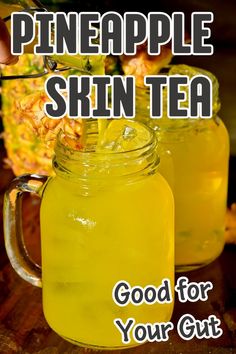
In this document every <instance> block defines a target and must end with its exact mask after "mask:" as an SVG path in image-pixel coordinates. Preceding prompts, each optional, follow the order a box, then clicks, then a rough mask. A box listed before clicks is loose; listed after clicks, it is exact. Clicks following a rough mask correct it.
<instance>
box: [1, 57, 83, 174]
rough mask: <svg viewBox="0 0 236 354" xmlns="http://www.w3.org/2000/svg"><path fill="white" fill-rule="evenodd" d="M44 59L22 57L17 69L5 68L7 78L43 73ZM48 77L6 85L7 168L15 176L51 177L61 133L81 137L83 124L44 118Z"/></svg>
mask: <svg viewBox="0 0 236 354" xmlns="http://www.w3.org/2000/svg"><path fill="white" fill-rule="evenodd" d="M42 65H43V63H42V58H40V57H36V56H34V55H31V54H25V55H23V56H21V57H20V59H19V62H18V64H17V65H15V66H9V67H5V68H4V70H3V72H4V75H19V74H22V73H24V74H30V73H32V72H33V71H34V72H40V71H41V70H42ZM46 78H47V76H44V77H41V78H34V79H18V80H9V81H8V80H7V81H3V88H2V98H3V125H4V133H3V138H4V144H5V147H6V150H7V159H6V162H7V164H8V165H9V166H10V167H11V168H12V169H13V172H14V173H15V175H21V174H24V173H39V174H46V175H52V174H53V169H52V162H51V161H52V156H53V154H54V145H55V141H56V136H57V133H58V132H59V131H60V129H62V130H64V131H65V132H67V133H68V134H71V135H76V136H78V137H79V136H80V135H81V134H82V121H81V120H71V119H68V118H67V117H65V118H63V119H59V120H54V119H51V118H48V117H46V116H45V114H44V112H43V105H44V102H45V101H46V100H48V99H47V96H46V94H45V91H44V82H45V80H46Z"/></svg>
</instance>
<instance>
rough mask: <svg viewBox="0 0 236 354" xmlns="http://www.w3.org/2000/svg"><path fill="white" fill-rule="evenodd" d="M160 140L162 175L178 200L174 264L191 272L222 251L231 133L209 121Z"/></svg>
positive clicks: (166, 133) (161, 136)
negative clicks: (165, 161) (162, 153)
mask: <svg viewBox="0 0 236 354" xmlns="http://www.w3.org/2000/svg"><path fill="white" fill-rule="evenodd" d="M191 124H192V126H191ZM158 139H159V142H160V145H161V147H162V149H163V150H164V151H168V152H169V155H168V159H169V165H168V163H166V164H165V165H164V159H163V165H162V164H160V170H159V171H160V172H161V173H162V174H163V176H165V177H166V178H167V180H168V181H169V183H170V185H171V187H172V190H173V194H174V198H175V216H176V219H175V230H176V233H175V234H176V236H175V244H176V252H175V263H176V265H177V267H178V268H179V269H181V268H183V269H192V268H194V267H198V266H201V265H204V264H207V263H209V262H210V261H212V260H213V259H215V258H216V257H217V256H218V255H219V254H220V253H221V251H222V249H223V247H224V228H225V212H226V198H227V183H228V158H229V139H228V133H227V130H226V128H225V126H224V124H223V122H222V121H220V120H219V121H218V123H216V122H215V121H214V120H213V119H210V120H204V121H203V120H202V121H196V122H192V123H189V125H188V123H187V124H186V126H185V128H184V127H183V128H182V129H181V128H179V129H178V128H177V129H173V130H169V131H167V130H163V131H162V132H159V133H158ZM170 161H171V163H170ZM167 166H169V168H167ZM171 169H172V171H171Z"/></svg>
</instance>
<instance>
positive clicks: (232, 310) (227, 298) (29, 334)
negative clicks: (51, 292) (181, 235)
mask: <svg viewBox="0 0 236 354" xmlns="http://www.w3.org/2000/svg"><path fill="white" fill-rule="evenodd" d="M2 157H3V149H0V161H1V165H0V166H1V167H0V207H2V202H3V194H4V191H5V189H6V187H7V185H8V183H9V181H10V180H11V179H12V178H13V174H12V172H11V171H10V170H4V169H3V167H2ZM38 208H39V203H38V202H37V201H36V200H34V201H32V199H29V198H28V199H26V200H25V203H24V228H25V233H26V238H27V245H28V247H29V249H30V251H31V254H32V256H33V258H34V259H36V260H39V259H40V253H39V248H40V246H39V227H38V225H39V220H38ZM1 209H2V208H1ZM185 275H186V276H187V277H189V279H190V280H191V281H197V282H198V281H207V280H210V281H211V282H212V283H213V285H214V289H213V290H212V291H210V292H209V299H208V301H206V302H205V303H203V302H197V303H185V304H183V303H182V304H181V303H179V302H178V301H177V300H176V303H175V309H174V313H173V317H172V321H173V322H174V324H176V323H177V321H178V319H179V318H180V317H181V316H182V315H183V314H186V313H191V314H192V315H193V316H194V317H195V318H197V319H205V318H207V317H208V316H209V315H211V314H215V315H216V316H217V317H218V318H220V320H221V328H222V329H223V335H222V336H221V337H220V338H218V339H211V340H198V339H192V340H191V341H184V340H181V338H180V337H179V335H178V334H177V332H176V331H173V332H172V334H171V337H170V340H169V341H168V342H166V343H164V342H162V343H155V344H153V343H148V344H145V345H141V346H138V347H136V348H134V349H127V350H123V351H116V353H117V354H119V353H121V352H122V353H124V354H125V353H126V354H155V353H157V354H158V353H160V354H166V353H178V354H188V353H209V354H216V353H217V354H219V353H222V354H223V353H236V246H233V245H228V246H226V247H225V250H224V252H223V253H222V255H221V256H220V257H219V258H218V259H217V260H216V261H215V262H213V263H212V264H211V265H209V266H207V267H205V268H204V269H200V270H198V271H195V272H190V273H186V274H185ZM41 295H42V294H41V289H39V288H35V287H33V286H31V285H29V284H27V283H26V282H25V281H24V280H22V279H20V278H19V277H18V275H17V274H16V273H15V272H14V270H13V269H12V267H11V266H10V264H9V261H8V259H7V256H6V253H5V248H4V242H3V232H2V213H0V354H13V353H24V354H28V353H37V354H59V353H60V354H61V353H63V354H76V353H80V354H83V353H87V352H90V353H93V351H92V350H86V349H83V348H79V347H76V346H74V345H72V344H70V343H68V342H66V341H64V340H63V339H62V338H60V337H59V336H58V335H57V334H56V333H54V332H53V331H52V330H51V329H50V328H49V326H48V325H47V323H46V321H45V319H44V316H43V311H42V296H41ZM94 353H95V352H94ZM104 353H105V352H104Z"/></svg>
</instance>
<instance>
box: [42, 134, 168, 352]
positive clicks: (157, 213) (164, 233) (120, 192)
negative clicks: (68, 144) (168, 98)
mask: <svg viewBox="0 0 236 354" xmlns="http://www.w3.org/2000/svg"><path fill="white" fill-rule="evenodd" d="M145 129H146V128H145ZM146 153H148V151H146ZM86 154H87V155H86ZM94 154H96V153H91V159H92V160H90V157H88V153H85V155H86V156H85V157H84V156H82V155H84V153H80V156H81V157H80V158H79V159H78V160H77V161H75V160H74V161H73V160H71V161H70V163H69V165H68V164H67V165H65V166H64V167H66V168H67V170H68V169H69V170H70V173H69V174H65V172H61V166H62V165H61V162H60V155H59V153H58V152H57V151H56V156H58V157H56V162H55V161H54V166H56V173H57V176H56V177H55V178H54V179H51V180H50V181H49V183H48V185H47V186H46V189H45V191H44V194H43V200H42V206H41V237H42V269H43V307H44V314H45V317H46V319H47V321H48V323H49V325H50V326H51V327H52V328H53V329H54V330H55V331H56V332H57V333H58V334H59V335H61V336H63V337H64V338H66V339H68V340H70V341H72V342H74V343H76V344H81V345H84V346H88V347H89V346H91V347H106V348H111V349H115V348H119V347H121V348H122V347H125V346H134V345H137V342H135V341H134V340H132V341H131V342H130V343H129V344H128V345H127V344H126V345H125V344H123V343H122V341H121V334H120V332H119V331H118V329H117V328H116V327H115V325H114V324H113V321H114V320H115V319H116V318H120V319H122V321H123V322H124V323H125V322H126V320H127V319H128V318H129V317H133V318H134V319H135V321H136V323H139V322H142V323H147V322H150V323H155V322H165V321H169V320H170V317H171V313H172V308H173V304H170V303H168V304H158V303H155V304H153V305H147V304H142V305H140V306H134V305H132V304H129V305H127V306H125V307H119V306H118V305H116V304H115V303H114V301H113V299H112V290H113V287H114V286H115V284H116V283H117V282H118V281H121V280H125V281H127V282H129V283H130V285H131V286H135V285H139V286H142V287H144V286H146V285H149V284H153V285H155V286H159V285H160V284H161V282H162V280H163V279H164V278H168V279H170V282H171V286H172V291H173V285H174V279H173V273H174V272H173V270H174V247H173V243H174V242H173V197H172V194H171V191H170V188H169V186H168V184H167V183H166V181H165V180H164V178H163V177H162V176H161V175H160V174H158V173H154V174H153V172H151V170H150V166H149V167H148V170H149V171H146V172H145V169H143V168H145V166H146V168H147V160H146V157H142V158H141V160H140V157H141V155H139V154H138V155H136V154H137V151H136V152H134V153H133V154H135V156H136V157H135V158H134V156H133V157H132V155H130V156H129V158H128V160H127V156H126V157H125V155H126V154H128V153H124V152H123V153H121V155H120V154H119V153H118V155H119V156H117V154H116V153H110V155H109V152H108V153H107V155H106V156H107V157H105V155H103V154H100V153H97V155H98V156H94ZM112 155H116V156H114V157H112ZM82 157H83V158H85V160H83V159H82V160H81V158H82ZM150 157H151V156H150V155H149V163H150V161H151V160H150ZM94 158H95V159H94ZM113 158H114V159H115V160H112V159H113ZM117 158H118V159H119V160H118V161H117ZM120 158H121V159H122V160H123V164H122V163H121V160H120ZM136 158H139V164H138V163H137V160H136ZM104 159H105V160H106V164H105V160H104ZM63 161H64V162H63V163H65V161H66V159H64V160H63ZM91 161H93V167H92V169H91V170H90V167H91V166H90V167H89V162H90V163H91ZM112 161H113V162H112ZM127 161H128V162H127ZM114 162H115V164H114ZM153 162H154V161H153ZM94 163H96V164H97V165H96V167H95V168H94ZM83 164H84V165H83ZM155 164H156V162H155ZM82 165H83V166H82ZM81 166H82V167H81ZM85 166H87V170H84V169H85V168H86V167H85ZM140 167H141V169H140ZM71 171H72V174H71ZM149 173H150V174H149ZM79 174H80V178H78V176H79ZM82 175H83V176H84V177H85V176H87V177H86V178H85V179H83V180H81V177H82ZM99 176H100V179H99ZM157 196H158V197H157Z"/></svg>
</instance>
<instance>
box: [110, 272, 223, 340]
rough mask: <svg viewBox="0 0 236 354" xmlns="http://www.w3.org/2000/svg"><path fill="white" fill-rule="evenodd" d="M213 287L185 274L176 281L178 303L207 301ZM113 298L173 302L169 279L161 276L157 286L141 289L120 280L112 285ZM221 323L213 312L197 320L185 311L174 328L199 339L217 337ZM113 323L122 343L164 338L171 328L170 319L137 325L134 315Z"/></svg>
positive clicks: (125, 301)
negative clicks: (189, 279) (161, 279)
mask: <svg viewBox="0 0 236 354" xmlns="http://www.w3.org/2000/svg"><path fill="white" fill-rule="evenodd" d="M212 288H213V285H212V283H211V282H200V283H195V282H192V283H191V282H190V283H189V281H188V279H187V278H186V277H180V278H179V279H178V280H177V284H176V286H175V291H176V293H177V295H178V298H179V301H180V302H186V301H191V302H196V301H206V300H207V299H208V291H209V290H212ZM112 297H113V301H114V302H115V303H116V304H117V305H118V306H127V305H128V304H132V305H134V306H139V305H142V304H143V303H145V304H148V305H152V304H154V303H160V304H164V303H170V302H172V293H171V284H170V281H169V280H168V279H163V281H162V283H161V285H160V286H159V287H155V286H153V285H147V286H146V287H145V288H142V287H140V286H135V287H131V286H130V284H129V283H128V282H126V281H120V282H118V283H117V284H116V285H115V286H114V288H113V291H112ZM220 324H221V321H220V320H219V319H218V318H217V317H216V316H215V315H210V316H208V318H207V319H204V320H201V321H200V320H197V319H195V318H194V316H192V315H191V314H184V315H183V316H181V318H180V319H179V320H178V322H177V326H176V329H177V332H178V334H179V336H180V337H181V338H182V339H184V340H191V339H192V338H194V337H196V338H198V339H203V338H205V339H209V338H218V337H220V336H221V335H222V333H223V331H222V329H221V328H220ZM114 325H115V326H116V328H117V329H118V330H119V332H120V333H121V340H122V343H124V344H128V343H130V341H131V340H134V341H136V342H137V343H144V342H147V341H149V342H161V341H167V340H168V339H169V332H170V331H172V330H173V329H174V324H173V323H172V322H157V323H153V324H151V323H146V324H144V323H137V324H136V321H135V319H134V318H128V319H127V320H126V321H125V322H124V321H123V320H122V319H120V318H116V319H114Z"/></svg>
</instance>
